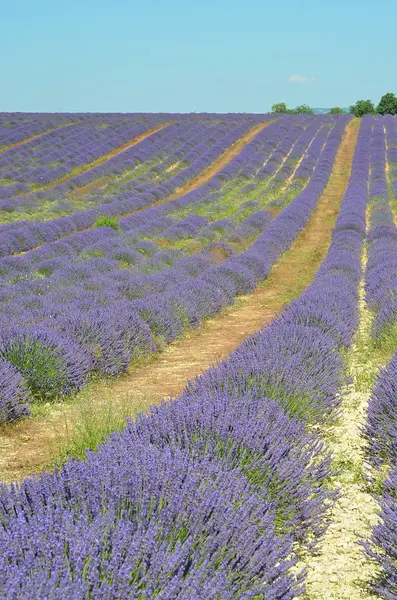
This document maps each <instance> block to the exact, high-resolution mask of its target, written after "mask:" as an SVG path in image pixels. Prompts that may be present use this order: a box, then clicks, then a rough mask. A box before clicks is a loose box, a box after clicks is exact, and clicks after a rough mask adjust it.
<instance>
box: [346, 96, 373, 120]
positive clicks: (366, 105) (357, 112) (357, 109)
mask: <svg viewBox="0 0 397 600" xmlns="http://www.w3.org/2000/svg"><path fill="white" fill-rule="evenodd" d="M350 112H351V113H353V115H354V116H355V117H363V116H364V115H373V114H374V113H375V106H374V103H373V102H371V100H357V102H356V103H355V104H352V105H351V107H350Z"/></svg>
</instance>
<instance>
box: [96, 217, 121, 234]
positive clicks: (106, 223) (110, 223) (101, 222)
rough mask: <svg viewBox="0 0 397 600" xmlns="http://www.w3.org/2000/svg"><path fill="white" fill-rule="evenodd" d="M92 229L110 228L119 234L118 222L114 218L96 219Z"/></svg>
mask: <svg viewBox="0 0 397 600" xmlns="http://www.w3.org/2000/svg"><path fill="white" fill-rule="evenodd" d="M93 227H94V228H96V227H111V228H112V229H114V230H115V231H118V232H121V229H120V225H119V222H118V220H117V219H116V218H115V217H105V216H102V217H97V219H96V220H95V223H94V224H93Z"/></svg>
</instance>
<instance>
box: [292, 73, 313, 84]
mask: <svg viewBox="0 0 397 600" xmlns="http://www.w3.org/2000/svg"><path fill="white" fill-rule="evenodd" d="M315 79H316V78H315V77H308V76H307V75H298V73H295V74H294V75H290V76H289V77H288V81H291V82H292V83H310V82H311V81H314V80H315Z"/></svg>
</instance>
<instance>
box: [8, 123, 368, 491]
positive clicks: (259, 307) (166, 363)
mask: <svg viewBox="0 0 397 600" xmlns="http://www.w3.org/2000/svg"><path fill="white" fill-rule="evenodd" d="M358 129H359V120H353V121H351V122H350V123H349V124H348V125H347V127H346V130H345V134H344V136H343V139H342V142H341V145H340V148H339V150H338V153H337V156H336V160H335V164H334V167H333V171H332V175H331V178H330V181H329V183H328V185H327V187H326V189H325V191H324V193H323V195H322V197H321V199H320V201H319V203H318V205H317V207H316V209H315V210H314V211H313V213H312V215H311V217H310V219H309V222H308V224H307V226H306V228H305V229H304V231H303V232H302V233H301V234H300V235H299V236H298V238H297V240H296V241H295V243H294V244H293V246H292V248H291V249H290V250H289V251H288V252H286V253H285V254H284V255H283V256H282V258H281V259H280V261H279V262H278V263H277V264H276V265H275V266H274V267H273V269H272V270H271V272H270V274H269V277H268V278H267V279H266V280H265V281H264V282H263V283H262V284H261V285H259V286H258V288H257V289H256V290H255V291H254V292H253V293H252V294H250V295H247V296H241V297H239V298H238V299H237V301H236V303H235V304H234V305H233V306H231V307H229V308H227V309H225V310H223V311H222V312H221V313H220V314H219V315H217V316H216V317H214V318H212V319H209V320H208V321H206V322H205V323H204V324H203V325H202V326H201V327H200V328H199V329H197V330H192V331H190V332H188V333H186V334H185V335H184V336H183V337H182V338H181V339H179V340H177V341H176V342H174V343H173V344H171V345H170V346H168V347H167V348H166V349H165V350H164V352H163V353H161V354H159V355H157V356H155V357H154V358H153V359H152V360H151V361H149V362H146V363H145V364H144V365H142V366H136V367H134V368H131V369H130V370H129V371H128V372H127V373H125V374H123V375H122V376H121V377H119V378H118V379H115V380H112V381H110V382H106V383H105V382H99V383H96V384H93V385H92V386H91V389H90V402H92V403H93V404H94V405H95V404H96V403H100V402H101V400H102V401H103V398H104V397H108V398H110V401H112V402H117V401H118V400H120V401H121V399H124V400H125V398H126V397H127V399H128V403H129V414H131V415H134V414H136V412H137V411H138V410H141V409H142V405H143V404H144V403H145V402H148V401H150V402H158V401H159V400H160V399H161V398H166V397H169V396H176V395H177V394H179V393H180V392H181V391H182V390H183V388H184V386H185V384H186V382H187V380H189V379H192V378H194V377H196V376H197V375H199V374H200V373H202V372H203V371H205V370H206V369H207V368H208V367H209V366H211V365H212V364H213V363H215V362H216V361H217V360H220V359H222V358H225V357H226V356H227V355H228V354H229V353H230V352H231V351H232V350H234V349H235V348H236V347H237V346H238V345H239V344H240V343H241V342H242V341H243V340H244V339H245V338H246V337H247V336H249V335H251V334H253V333H254V332H255V331H257V330H259V329H261V328H262V327H263V326H264V325H265V324H266V323H268V322H269V321H271V319H273V318H274V317H275V316H276V315H277V313H278V312H279V311H280V310H281V309H282V308H283V306H285V305H286V304H287V303H288V302H290V301H291V300H292V299H293V298H294V297H296V296H298V295H299V294H300V293H302V291H303V290H304V289H305V288H306V287H307V286H308V285H309V283H310V282H311V280H312V279H313V277H314V275H315V273H316V271H317V269H318V267H319V266H320V264H321V261H322V259H323V258H324V256H325V255H326V253H327V250H328V246H329V243H330V239H331V232H332V228H333V225H334V222H335V219H336V216H337V214H338V211H339V206H340V203H341V199H342V196H343V193H344V190H345V188H346V185H347V182H348V178H349V175H350V169H351V163H352V158H353V153H354V148H355V144H356V139H357V134H358ZM73 410H74V409H73V405H70V404H69V405H68V404H64V405H61V404H60V405H56V406H51V408H50V410H49V412H48V414H47V415H45V416H42V417H36V418H31V419H26V420H25V421H21V422H19V423H17V424H15V425H8V426H6V427H3V428H2V430H0V480H1V481H4V482H9V481H12V480H20V479H22V478H23V477H25V476H26V475H28V474H30V473H32V472H39V471H40V470H42V469H43V468H44V467H45V466H46V465H48V463H49V460H50V458H51V444H52V443H53V442H54V440H55V439H58V440H59V439H61V438H62V437H63V438H66V437H67V435H68V427H69V428H70V422H69V421H68V415H70V413H71V411H73Z"/></svg>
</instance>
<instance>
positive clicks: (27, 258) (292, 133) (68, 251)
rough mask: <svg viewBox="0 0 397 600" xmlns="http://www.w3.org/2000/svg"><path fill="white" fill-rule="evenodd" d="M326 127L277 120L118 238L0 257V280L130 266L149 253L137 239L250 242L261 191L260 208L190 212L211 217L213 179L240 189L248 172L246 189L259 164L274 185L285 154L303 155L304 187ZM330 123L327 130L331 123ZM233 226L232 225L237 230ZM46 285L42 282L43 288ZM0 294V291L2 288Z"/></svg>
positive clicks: (259, 221)
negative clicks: (68, 267)
mask: <svg viewBox="0 0 397 600" xmlns="http://www.w3.org/2000/svg"><path fill="white" fill-rule="evenodd" d="M328 125H329V124H327V126H326V128H325V130H324V128H323V127H322V121H320V122H317V120H316V122H315V123H313V124H312V126H310V127H307V128H306V129H305V128H304V127H303V126H302V125H299V126H293V127H291V129H289V127H288V123H283V121H282V120H280V122H277V123H273V124H271V125H269V126H268V127H266V128H265V129H264V130H263V131H262V132H261V133H260V134H259V135H258V136H256V138H255V139H254V140H253V141H252V142H251V143H250V144H248V145H247V146H246V148H245V151H244V156H243V157H240V156H238V157H236V159H234V161H232V162H233V165H231V166H230V165H228V167H226V168H225V169H224V170H222V171H221V172H219V173H218V174H217V175H215V176H214V177H213V178H212V179H211V180H210V181H209V182H208V184H206V185H203V186H201V187H200V188H198V189H197V190H195V191H194V192H192V193H190V194H186V195H185V196H183V197H181V198H179V199H177V200H174V201H169V202H167V203H165V204H164V205H162V206H159V207H156V208H151V209H147V210H145V211H143V212H140V213H139V214H138V215H135V216H131V217H126V218H123V219H121V220H120V226H121V228H122V230H123V235H116V234H115V232H114V231H113V230H112V229H108V230H106V229H104V230H102V231H101V232H98V231H95V230H92V231H90V232H84V233H83V234H73V235H71V236H69V237H67V238H64V239H63V240H62V241H60V242H53V243H49V244H44V246H42V247H41V248H38V249H37V250H33V251H31V252H28V253H25V254H24V255H23V256H19V257H10V258H6V257H5V258H2V259H0V278H1V280H2V282H4V283H16V282H18V281H25V280H28V279H35V278H38V277H42V276H43V274H44V273H45V274H46V275H48V274H52V273H53V272H54V271H55V270H56V269H57V268H59V267H62V266H63V262H64V261H65V260H67V262H68V264H76V263H81V262H83V261H84V262H85V263H86V264H85V266H86V269H88V270H89V271H91V272H95V270H96V266H100V265H101V266H102V267H103V268H104V265H103V264H102V263H99V265H96V264H95V263H93V262H89V257H90V256H96V257H98V256H105V257H106V258H109V259H111V260H121V261H124V265H125V263H127V264H129V265H136V264H137V262H139V261H140V259H141V258H142V255H141V254H139V253H140V252H141V253H142V254H144V255H146V254H148V255H149V256H151V255H152V254H153V251H151V250H149V248H150V246H149V245H148V244H146V246H145V247H143V246H142V244H139V245H137V242H138V241H140V240H142V239H150V240H155V239H159V240H160V241H161V242H167V243H169V242H173V241H176V240H182V239H183V238H184V237H189V236H192V235H194V236H199V237H200V238H202V239H203V240H206V241H208V243H209V242H211V241H215V240H216V239H218V236H219V234H220V233H224V234H225V235H226V238H225V239H226V240H228V241H230V242H233V243H238V242H239V241H240V242H241V241H242V237H243V238H246V239H247V238H248V239H250V238H251V237H252V236H253V235H254V234H255V233H256V234H258V231H257V229H258V225H259V228H261V227H264V226H265V225H266V224H267V223H268V222H270V220H271V218H272V215H271V213H270V212H268V211H267V210H264V211H260V210H259V208H260V205H261V204H264V203H266V199H267V196H266V191H265V190H264V191H263V192H262V194H263V198H261V204H260V203H259V202H258V201H249V202H243V203H242V204H241V202H240V201H239V202H238V203H237V204H236V203H235V210H234V212H233V214H231V215H230V216H231V217H233V218H229V219H218V220H215V221H214V222H211V223H209V222H208V221H207V220H206V219H204V218H203V217H200V216H198V215H196V214H195V213H196V211H200V209H201V207H202V206H203V205H205V206H209V207H210V208H209V209H208V212H209V217H210V218H211V212H210V211H211V208H212V207H213V208H214V209H217V208H219V206H221V207H222V200H223V195H222V190H221V189H219V181H223V179H224V178H226V179H228V180H230V181H231V182H239V181H242V182H243V183H242V185H243V187H246V186H245V185H244V181H245V177H246V176H247V173H249V174H250V176H251V182H252V183H251V184H250V186H252V185H253V184H254V183H255V181H256V176H257V174H258V171H260V170H261V169H260V168H259V166H260V165H261V164H264V165H265V167H264V168H267V167H268V165H269V164H270V163H271V169H272V171H274V170H275V166H277V167H278V171H277V170H276V172H275V177H277V178H278V181H282V180H284V179H285V178H286V177H287V174H288V173H289V169H288V165H286V164H285V160H286V157H288V156H289V155H290V154H291V153H294V154H295V156H296V157H298V158H299V159H300V158H302V153H303V160H302V164H301V166H304V167H305V169H306V172H307V174H308V177H307V178H306V179H303V178H302V177H300V179H301V180H302V181H304V182H305V183H307V180H308V178H309V177H310V175H311V174H312V172H313V169H314V167H315V166H316V164H317V161H318V158H319V156H320V155H321V152H322V150H323V147H324V143H325V141H326V140H327V138H328V135H329V133H330V129H329V128H328ZM330 125H331V127H332V126H333V123H331V124H330ZM320 134H321V135H320ZM324 134H325V138H324ZM313 136H314V137H313ZM313 152H316V161H313ZM309 164H310V169H309V168H308V166H309ZM226 169H227V173H226ZM215 192H216V194H215ZM296 193H297V191H296ZM265 205H266V204H265ZM184 213H189V215H190V216H187V217H185V218H181V217H182V216H183V214H184ZM175 217H176V218H175ZM178 219H180V220H178ZM242 221H243V222H242ZM236 223H238V225H237V227H236ZM111 238H112V239H111ZM152 246H153V245H152ZM62 258H63V260H62ZM53 259H58V260H55V261H54V260H53ZM87 259H88V260H87ZM97 263H98V261H97ZM107 266H108V267H109V268H108V269H105V270H106V271H108V270H112V271H114V270H115V268H117V265H116V264H115V263H114V264H113V268H112V269H110V267H111V265H110V264H109V263H108V265H107ZM103 268H102V271H103ZM48 283H49V281H48V279H47V281H46V284H45V286H47V284H48ZM43 285H44V284H43ZM2 291H3V292H4V289H3V290H2ZM21 295H22V296H24V295H26V289H21Z"/></svg>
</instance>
